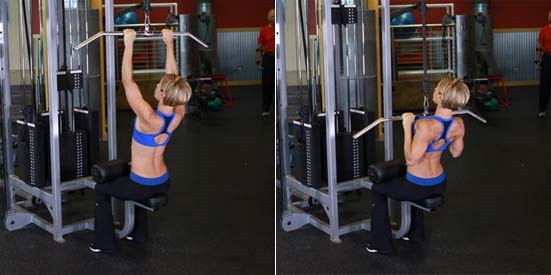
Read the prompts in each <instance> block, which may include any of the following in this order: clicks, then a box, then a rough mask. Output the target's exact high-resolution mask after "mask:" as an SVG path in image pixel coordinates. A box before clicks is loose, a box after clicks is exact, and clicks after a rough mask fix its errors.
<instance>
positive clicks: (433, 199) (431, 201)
mask: <svg viewBox="0 0 551 275" xmlns="http://www.w3.org/2000/svg"><path fill="white" fill-rule="evenodd" d="M411 202H412V203H413V204H414V205H418V206H421V207H422V208H426V209H424V210H428V211H433V210H434V209H436V208H438V207H440V206H442V205H443V204H444V196H443V195H442V194H436V195H432V196H430V197H428V198H425V199H422V200H417V201H411Z"/></svg>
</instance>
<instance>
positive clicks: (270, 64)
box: [262, 53, 275, 113]
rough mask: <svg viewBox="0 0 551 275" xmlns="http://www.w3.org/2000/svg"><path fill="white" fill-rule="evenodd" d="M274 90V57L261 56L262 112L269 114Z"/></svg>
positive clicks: (266, 54) (268, 55)
mask: <svg viewBox="0 0 551 275" xmlns="http://www.w3.org/2000/svg"><path fill="white" fill-rule="evenodd" d="M274 90H275V56H274V55H273V54H269V53H265V54H263V55H262V112H263V113H267V112H270V105H271V104H272V99H273V97H274Z"/></svg>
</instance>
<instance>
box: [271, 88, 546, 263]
mask: <svg viewBox="0 0 551 275" xmlns="http://www.w3.org/2000/svg"><path fill="white" fill-rule="evenodd" d="M508 90H509V97H510V102H511V106H510V107H509V108H508V109H507V110H501V111H496V112H485V113H482V116H483V117H485V118H486V119H487V120H488V124H481V123H480V122H478V121H476V120H474V119H472V118H470V117H464V119H465V122H466V127H467V129H466V130H467V134H466V137H465V150H464V152H463V155H462V156H461V157H460V158H459V159H452V158H451V156H449V154H445V157H444V158H443V163H444V166H445V167H446V174H447V175H448V187H447V190H446V193H445V195H444V197H445V204H444V205H443V206H442V207H440V208H439V209H437V210H436V212H433V213H427V214H426V215H425V217H426V218H425V222H426V235H427V240H426V242H424V243H423V244H412V243H408V242H406V241H403V240H395V241H394V244H395V247H396V250H397V253H396V254H395V255H392V256H383V255H375V254H370V253H368V252H367V251H366V250H365V245H366V243H367V238H368V235H369V232H366V231H361V232H354V233H351V234H347V235H343V236H341V240H342V243H340V244H335V243H332V242H331V241H330V240H329V235H327V234H325V233H323V232H322V231H320V230H318V229H316V228H314V227H312V226H309V225H307V226H304V227H302V228H301V229H298V230H296V231H293V232H284V231H282V229H281V226H280V225H279V222H278V224H277V227H276V228H277V232H276V242H277V245H276V246H277V252H276V254H277V255H276V258H277V261H276V262H277V266H276V268H277V271H278V273H279V274H305V273H308V274H321V273H323V274H370V273H379V274H380V273H421V274H423V273H425V274H428V273H436V274H445V273H456V274H482V273H492V274H511V273H515V274H520V273H522V274H528V273H538V274H543V273H545V274H549V273H551V253H549V247H551V238H550V237H549V232H551V219H549V218H548V216H549V213H551V212H550V211H551V207H550V204H549V201H551V158H550V157H549V156H551V146H550V145H549V144H548V143H549V140H551V117H550V116H549V113H548V115H547V116H546V117H545V118H543V119H539V118H538V117H537V101H538V87H537V86H529V87H509V88H508ZM402 135H403V131H402V129H401V123H395V124H394V137H395V140H394V150H395V156H401V155H402V150H403V149H402V144H403V136H402ZM377 149H378V152H377V154H378V155H379V158H378V159H379V160H382V155H383V152H382V150H383V149H382V145H380V146H379V148H377ZM369 200H370V191H369V190H362V191H361V192H350V193H348V194H345V196H344V203H343V204H342V205H341V207H342V209H341V211H340V215H341V218H342V219H343V220H344V222H347V221H348V222H350V221H354V220H361V219H365V218H368V217H369V212H370V208H369ZM276 201H277V212H278V213H277V217H278V219H279V218H280V217H281V209H282V207H281V197H280V194H279V192H278V196H277V199H276ZM313 211H314V212H316V211H318V212H319V209H313Z"/></svg>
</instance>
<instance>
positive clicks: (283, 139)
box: [275, 0, 291, 213]
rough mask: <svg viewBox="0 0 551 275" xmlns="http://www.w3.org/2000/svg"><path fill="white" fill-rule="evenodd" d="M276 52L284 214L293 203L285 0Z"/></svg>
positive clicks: (279, 0)
mask: <svg viewBox="0 0 551 275" xmlns="http://www.w3.org/2000/svg"><path fill="white" fill-rule="evenodd" d="M276 8H277V11H276V24H275V31H276V50H277V55H276V56H277V66H276V68H277V70H276V76H277V80H278V82H277V84H278V89H277V90H278V92H279V94H278V96H279V97H278V105H279V106H278V107H279V114H278V117H279V121H278V123H279V163H280V165H279V167H280V168H279V169H280V176H279V180H280V182H281V195H282V197H283V213H286V212H288V211H289V204H290V203H291V198H290V192H289V186H288V185H287V176H288V175H290V174H291V168H290V167H291V165H290V163H289V159H288V156H289V155H290V152H289V146H288V144H289V128H288V124H287V74H286V71H287V70H286V68H287V63H286V59H285V58H286V57H285V24H284V23H285V14H284V9H285V7H284V5H283V0H277V3H276Z"/></svg>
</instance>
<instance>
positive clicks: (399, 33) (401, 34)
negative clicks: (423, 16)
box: [390, 12, 415, 39]
mask: <svg viewBox="0 0 551 275" xmlns="http://www.w3.org/2000/svg"><path fill="white" fill-rule="evenodd" d="M390 22H391V24H392V25H393V26H402V25H412V24H415V17H413V14H412V13H411V12H406V13H403V14H401V15H397V16H395V17H393V18H392V20H391V21H390ZM413 33H415V30H414V29H412V28H407V29H400V28H397V29H395V30H394V38H398V39H404V38H409V37H411V35H412V34H413Z"/></svg>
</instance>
